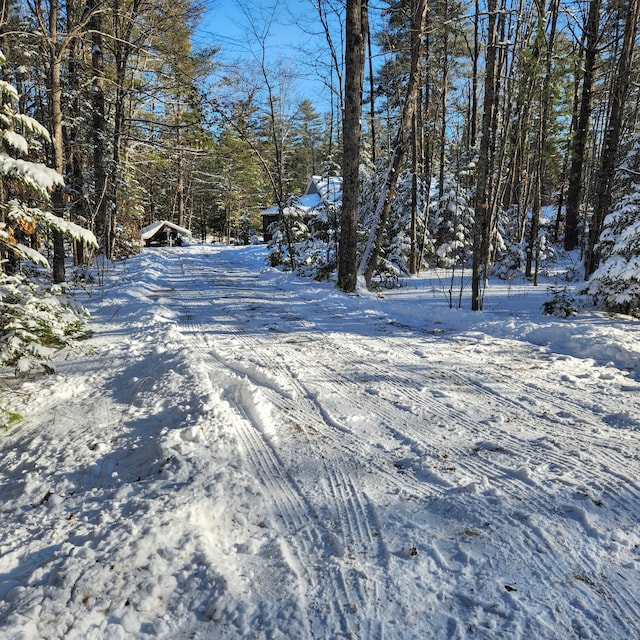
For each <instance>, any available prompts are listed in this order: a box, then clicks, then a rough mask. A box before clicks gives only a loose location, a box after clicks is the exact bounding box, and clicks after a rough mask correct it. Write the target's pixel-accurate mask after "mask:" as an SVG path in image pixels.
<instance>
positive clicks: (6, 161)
mask: <svg viewBox="0 0 640 640" xmlns="http://www.w3.org/2000/svg"><path fill="white" fill-rule="evenodd" d="M6 64H7V62H6V59H5V58H4V55H3V54H2V53H0V65H1V66H3V67H4V66H5V65H6ZM0 93H1V99H2V114H3V117H2V118H0V134H1V135H0V178H1V190H0V367H7V366H10V367H13V368H14V369H15V371H16V372H27V371H30V370H31V369H34V368H36V367H37V366H44V368H45V369H47V370H50V366H49V365H48V361H49V360H50V358H51V356H52V354H53V352H54V350H55V349H58V348H61V347H65V346H73V345H75V344H76V342H77V340H78V339H79V338H82V337H83V336H84V335H85V334H86V327H85V314H84V313H83V311H82V310H81V309H79V308H77V307H75V306H74V305H72V304H71V302H70V301H69V300H67V299H66V298H65V296H64V295H63V294H62V290H61V289H60V288H59V287H51V286H48V285H47V284H46V279H45V277H44V276H42V275H39V274H38V272H37V270H36V269H35V268H29V269H27V268H26V267H27V265H32V267H33V266H38V265H39V266H41V267H45V268H47V269H48V268H49V264H48V261H47V259H46V258H45V257H44V256H43V255H42V254H41V253H40V252H39V251H38V250H37V248H36V247H37V240H36V238H37V234H38V233H43V232H46V233H51V232H53V231H55V232H57V233H60V234H64V235H67V236H69V237H72V238H74V239H77V240H80V241H84V242H88V243H90V244H94V245H95V244H96V240H95V238H94V236H93V234H91V233H90V232H88V231H86V230H84V229H82V228H81V227H79V226H77V225H76V224H74V223H72V222H69V221H66V220H65V219H64V218H61V217H58V216H56V215H54V214H53V213H52V212H51V211H50V210H49V209H48V208H46V206H47V204H48V202H49V194H50V193H51V191H52V190H53V189H55V188H61V187H63V186H64V183H63V179H62V176H61V175H60V174H59V173H58V172H57V171H55V170H54V169H51V168H49V167H47V166H45V165H44V164H42V163H41V162H37V161H34V159H38V158H39V157H41V156H42V155H43V147H42V144H43V143H45V144H49V143H50V142H51V138H50V136H49V133H48V131H47V130H46V129H45V128H44V127H43V126H42V125H40V123H39V122H38V121H37V120H35V119H34V118H31V117H30V116H27V115H25V114H21V113H17V111H16V108H15V107H16V105H17V102H18V98H19V96H18V92H17V91H16V89H15V87H14V86H13V85H11V84H10V83H8V82H6V81H0Z"/></svg>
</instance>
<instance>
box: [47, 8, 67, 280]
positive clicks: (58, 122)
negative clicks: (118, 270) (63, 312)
mask: <svg viewBox="0 0 640 640" xmlns="http://www.w3.org/2000/svg"><path fill="white" fill-rule="evenodd" d="M49 65H50V67H49V112H50V117H51V147H52V152H53V168H54V169H55V170H56V171H57V172H58V173H59V174H60V175H64V148H63V139H62V83H61V75H60V67H61V60H60V51H59V47H58V0H51V3H50V6H49ZM51 202H52V205H53V212H54V213H55V215H57V216H59V217H60V218H63V217H64V194H63V191H62V188H61V187H56V188H55V191H54V192H53V195H52V197H51ZM64 259H65V255H64V235H63V233H62V232H61V231H57V230H54V231H53V282H55V283H61V282H64V279H65V271H64Z"/></svg>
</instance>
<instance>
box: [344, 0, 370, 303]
mask: <svg viewBox="0 0 640 640" xmlns="http://www.w3.org/2000/svg"><path fill="white" fill-rule="evenodd" d="M368 22H369V20H368V6H367V0H347V12H346V42H345V51H346V53H345V99H344V119H343V158H342V180H343V182H342V212H341V216H340V247H339V250H338V286H339V287H340V288H341V289H342V290H343V291H347V292H350V291H354V290H355V288H356V284H357V260H358V258H357V249H358V240H357V234H356V232H357V225H358V204H359V199H360V185H359V175H358V170H359V167H360V144H361V140H362V126H361V118H362V88H363V84H364V65H365V53H366V44H367V32H368Z"/></svg>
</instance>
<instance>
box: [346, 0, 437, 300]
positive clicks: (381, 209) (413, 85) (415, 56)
mask: <svg viewBox="0 0 640 640" xmlns="http://www.w3.org/2000/svg"><path fill="white" fill-rule="evenodd" d="M427 4H428V3H427V0H417V2H416V6H415V9H414V12H413V16H412V19H411V68H410V71H409V82H408V84H407V92H406V95H405V99H404V104H403V106H402V116H401V119H400V125H399V127H398V132H397V134H396V137H395V140H394V143H393V149H392V154H391V161H390V164H389V168H388V169H387V173H386V176H385V179H384V182H383V184H382V190H381V192H380V197H379V199H378V204H377V206H376V211H375V213H374V219H373V223H372V225H371V229H370V231H369V241H368V243H367V247H366V249H365V251H364V254H363V256H362V260H361V261H360V266H359V267H358V277H362V278H363V279H364V284H365V285H366V286H367V287H368V286H369V285H370V284H371V278H372V277H373V274H374V271H375V269H376V264H377V262H378V256H379V255H380V246H381V244H382V237H383V235H384V229H385V226H386V223H387V220H388V218H389V213H390V211H391V203H392V201H393V197H394V195H395V189H396V183H397V181H398V176H399V175H400V169H401V167H402V161H403V158H404V155H405V153H406V150H407V147H408V143H409V133H410V132H411V124H412V121H413V115H414V113H415V108H416V99H417V96H418V89H419V86H420V77H421V66H422V49H423V36H424V32H425V26H426V20H427Z"/></svg>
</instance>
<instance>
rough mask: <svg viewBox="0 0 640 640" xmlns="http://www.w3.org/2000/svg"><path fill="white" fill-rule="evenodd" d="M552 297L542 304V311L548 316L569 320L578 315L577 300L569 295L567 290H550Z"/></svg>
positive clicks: (552, 288)
mask: <svg viewBox="0 0 640 640" xmlns="http://www.w3.org/2000/svg"><path fill="white" fill-rule="evenodd" d="M549 291H550V293H551V297H550V298H549V300H546V301H545V302H543V304H542V311H543V313H544V314H545V315H547V316H558V317H559V318H569V317H570V316H575V315H576V314H577V313H578V309H577V308H576V304H575V300H574V299H573V298H572V297H571V296H570V295H569V292H568V291H567V288H566V287H564V288H554V287H551V288H550V289H549Z"/></svg>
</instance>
